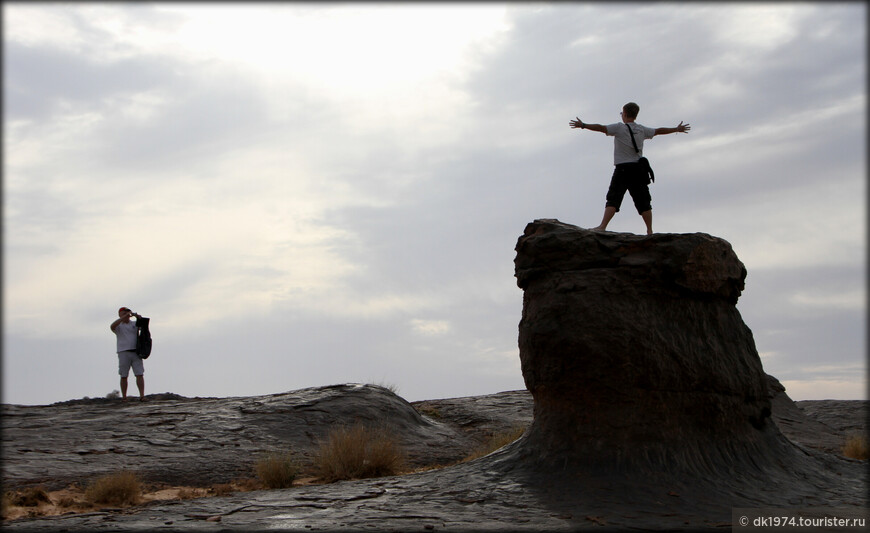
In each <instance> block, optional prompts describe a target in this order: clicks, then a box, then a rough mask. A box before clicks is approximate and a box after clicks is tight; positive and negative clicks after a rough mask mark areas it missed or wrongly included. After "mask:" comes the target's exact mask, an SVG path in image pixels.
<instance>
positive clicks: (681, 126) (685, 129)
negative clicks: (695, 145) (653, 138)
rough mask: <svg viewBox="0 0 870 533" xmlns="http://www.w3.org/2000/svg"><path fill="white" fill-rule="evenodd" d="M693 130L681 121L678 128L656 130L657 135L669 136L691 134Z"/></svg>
mask: <svg viewBox="0 0 870 533" xmlns="http://www.w3.org/2000/svg"><path fill="white" fill-rule="evenodd" d="M690 129H692V126H690V125H688V124H683V121H682V120H681V121H680V124H679V125H678V126H677V127H676V128H656V135H667V134H668V133H689V130H690Z"/></svg>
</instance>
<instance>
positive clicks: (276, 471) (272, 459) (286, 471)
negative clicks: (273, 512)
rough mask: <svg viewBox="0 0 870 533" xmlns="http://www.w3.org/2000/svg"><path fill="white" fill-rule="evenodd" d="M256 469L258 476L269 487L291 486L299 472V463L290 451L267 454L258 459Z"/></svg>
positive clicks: (284, 487) (281, 487)
mask: <svg viewBox="0 0 870 533" xmlns="http://www.w3.org/2000/svg"><path fill="white" fill-rule="evenodd" d="M255 469H256V471H257V477H258V478H259V479H260V481H261V482H262V483H263V485H265V486H266V488H268V489H286V488H288V487H291V486H292V485H293V480H295V479H296V476H297V475H298V474H299V465H297V464H296V461H295V460H294V459H293V454H292V453H290V452H287V453H271V454H269V455H266V456H265V457H263V458H261V459H259V460H258V461H257V464H256V465H255Z"/></svg>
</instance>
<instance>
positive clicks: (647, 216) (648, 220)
mask: <svg viewBox="0 0 870 533" xmlns="http://www.w3.org/2000/svg"><path fill="white" fill-rule="evenodd" d="M640 216H641V217H643V222H644V224H646V234H647V235H652V232H653V231H652V210H650V209H647V210H646V211H644V212H643V213H641V214H640Z"/></svg>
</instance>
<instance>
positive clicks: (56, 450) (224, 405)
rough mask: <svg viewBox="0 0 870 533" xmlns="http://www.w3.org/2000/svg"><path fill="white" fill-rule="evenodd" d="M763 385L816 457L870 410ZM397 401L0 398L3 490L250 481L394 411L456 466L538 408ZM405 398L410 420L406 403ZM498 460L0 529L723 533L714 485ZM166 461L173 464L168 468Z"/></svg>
mask: <svg viewBox="0 0 870 533" xmlns="http://www.w3.org/2000/svg"><path fill="white" fill-rule="evenodd" d="M772 381H773V382H775V380H772ZM772 395H773V397H774V401H773V402H772V405H773V419H774V420H775V421H776V422H777V423H778V424H779V423H781V422H785V423H787V424H788V427H789V428H790V432H786V431H784V433H786V434H787V435H788V436H789V438H790V439H791V440H792V441H793V442H795V443H798V444H800V445H802V446H804V447H806V448H809V449H808V451H807V453H812V454H816V455H821V453H820V452H816V451H815V450H818V449H824V447H823V446H819V443H820V442H822V441H826V440H825V439H830V442H841V441H842V435H844V434H845V431H846V430H847V429H848V428H851V427H852V426H854V425H859V426H860V424H863V418H861V417H863V416H864V414H865V413H866V407H867V402H864V401H837V400H831V401H826V402H811V403H807V402H798V405H799V406H800V407H799V406H798V405H796V404H795V402H792V401H791V400H790V399H789V398H788V396H787V395H786V394H785V393H784V391H783V390H781V389H772ZM394 396H395V395H394V394H393V393H391V392H389V391H387V390H385V389H381V388H379V387H373V386H363V385H341V386H334V387H321V388H314V389H304V390H301V391H294V392H288V393H284V394H276V395H269V396H257V397H250V398H184V397H181V396H177V395H173V394H163V395H152V396H150V397H149V399H150V401H147V402H144V403H139V402H135V401H134V402H129V403H127V404H122V403H120V402H119V401H110V400H105V399H93V400H75V401H70V402H64V403H61V404H55V405H50V406H15V405H4V406H3V415H4V416H3V426H4V428H3V429H4V431H3V451H4V462H3V481H4V486H5V487H10V486H12V485H13V483H12V482H14V485H17V486H30V485H34V484H37V483H45V484H47V485H49V486H51V485H55V486H57V485H64V484H66V483H67V482H72V481H76V482H79V483H81V482H82V479H83V478H88V477H92V476H94V475H99V474H102V473H104V472H110V471H114V470H115V469H116V468H118V467H122V466H123V467H130V466H131V465H137V466H139V467H141V468H142V469H143V470H144V471H147V472H152V473H153V478H154V479H155V480H156V481H161V482H166V479H164V478H161V476H168V477H169V478H175V479H177V480H178V481H180V482H182V483H184V484H196V483H201V484H203V485H205V484H208V483H214V482H226V480H228V479H231V478H232V477H233V476H235V475H237V474H241V475H252V474H251V471H250V466H244V463H245V461H250V460H251V458H252V457H253V455H255V453H256V452H258V451H261V450H264V449H276V450H278V449H281V450H283V449H287V448H288V447H291V446H292V447H293V449H296V450H298V451H299V452H300V453H303V452H309V453H310V452H311V451H312V450H313V446H314V444H315V442H316V441H317V438H318V436H322V435H324V434H325V431H326V428H328V427H331V426H333V425H336V424H346V423H350V422H353V421H358V420H367V421H369V422H372V423H376V424H383V423H385V418H389V417H391V416H392V417H394V418H395V417H398V418H403V419H404V420H405V422H403V423H400V422H399V421H397V420H394V421H393V425H392V428H393V429H394V430H395V431H405V432H407V433H405V434H404V435H405V439H404V440H405V441H408V442H410V441H414V440H415V439H416V440H418V442H416V443H413V442H411V443H410V444H411V446H412V448H414V449H416V450H417V451H416V453H415V454H411V455H412V456H416V457H418V458H419V459H418V461H419V462H421V463H432V462H436V460H437V459H440V460H443V461H445V462H451V461H454V460H455V459H456V457H459V456H461V457H464V456H465V455H466V454H467V453H468V452H469V451H471V450H472V449H473V448H474V447H476V446H478V445H479V444H480V443H481V442H483V441H485V440H486V438H487V437H488V436H490V435H492V434H495V433H498V432H500V431H505V430H508V429H511V428H513V427H516V426H518V425H528V423H529V422H531V418H532V409H533V403H532V397H531V394H530V393H529V392H528V391H508V392H502V393H498V394H492V395H486V396H474V397H465V398H449V399H442V400H427V401H422V402H414V403H413V404H406V402H405V401H404V400H402V399H401V398H398V397H394ZM342 397H343V398H342ZM342 406H343V407H342ZM409 406H410V409H412V410H413V411H415V412H416V413H417V414H416V415H415V413H411V412H409V411H408V409H409ZM807 406H808V407H810V409H805V407H807ZM366 413H368V414H366ZM420 413H422V414H420ZM816 413H823V414H824V415H823V416H824V417H825V420H827V421H828V422H829V423H831V424H834V426H835V427H832V426H831V425H828V424H827V423H825V422H823V421H821V420H818V419H816V418H813V416H814V415H815V414H816ZM417 415H419V416H420V418H419V419H417ZM856 417H857V418H858V419H859V420H856ZM835 420H839V422H837V423H836V424H835V423H834V422H833V421H835ZM819 431H823V432H827V433H819ZM124 451H126V453H122V452H124ZM832 453H834V452H833V451H832ZM508 456H509V447H508V448H504V449H503V450H502V451H500V452H496V453H495V454H492V455H490V456H488V457H484V458H482V459H478V460H476V461H471V462H468V463H464V464H460V465H456V466H452V467H448V468H444V469H441V470H435V471H429V472H423V473H420V474H412V475H406V476H395V477H387V478H380V479H372V480H361V481H349V482H339V483H333V484H330V485H319V486H299V487H293V488H290V489H284V490H269V491H255V492H242V493H236V494H233V495H229V496H224V497H212V498H202V499H196V500H175V501H162V502H152V503H150V504H147V505H143V506H138V507H133V508H129V509H125V510H105V511H102V512H94V513H88V514H79V515H72V514H71V515H64V516H58V517H42V518H25V519H20V520H14V521H10V522H5V523H4V524H3V527H4V529H9V530H27V531H30V530H33V531H57V530H73V531H90V530H142V529H147V530H152V529H153V530H161V529H163V530H180V529H184V530H189V529H203V530H211V531H216V530H252V529H257V530H259V529H271V528H279V529H297V528H298V529H308V530H312V531H316V530H375V531H408V530H423V531H426V530H453V531H468V530H474V531H489V530H492V531H495V530H512V531H541V530H547V531H569V530H576V529H583V528H586V527H595V528H596V529H597V530H598V529H601V528H602V527H603V528H604V530H607V529H609V528H612V529H617V530H618V529H625V528H635V527H637V528H643V529H686V530H694V529H705V528H709V529H716V530H721V529H722V528H726V527H729V526H730V523H731V516H730V510H729V509H730V507H729V506H730V503H729V502H728V501H727V500H719V504H716V503H715V502H714V503H711V502H710V501H707V500H709V499H711V498H712V499H713V500H716V498H717V495H715V494H709V495H707V497H706V498H705V497H704V496H703V495H699V494H696V493H694V492H693V491H691V490H686V486H685V483H682V482H679V481H675V482H673V483H670V484H662V485H661V486H659V487H658V488H656V489H654V490H649V489H644V490H645V491H646V492H644V491H641V490H639V486H638V485H633V484H632V483H633V482H632V480H630V479H598V480H589V479H587V480H582V481H583V483H581V484H580V485H576V484H575V486H574V487H573V488H572V489H571V490H567V489H566V488H565V487H566V485H565V484H561V483H560V484H557V483H550V482H549V480H547V479H543V480H542V479H536V478H535V476H534V473H529V472H524V471H523V469H521V468H514V469H510V468H508V469H505V468H504V465H503V464H500V463H503V460H504V458H505V457H508ZM500 458H501V459H500ZM830 460H831V461H833V463H832V464H833V465H834V468H845V471H846V477H847V479H850V480H851V481H847V482H845V483H844V484H843V488H842V492H844V493H848V494H851V496H849V495H848V494H846V495H845V496H843V495H837V494H828V495H823V497H824V498H828V499H827V500H826V501H836V500H837V498H842V497H846V498H847V499H848V498H849V497H851V498H853V499H854V498H856V497H857V496H856V495H861V494H865V493H866V484H865V485H861V484H860V483H857V482H856V481H855V480H854V478H855V476H854V475H853V474H854V472H853V474H849V470H850V469H851V470H853V471H854V470H858V471H861V472H865V473H866V468H867V467H866V463H858V462H856V461H845V460H838V459H835V458H831V459H830ZM166 462H170V464H171V465H172V466H169V467H167V466H165V465H164V463H166ZM174 469H178V470H180V472H175V471H174ZM49 474H50V475H49ZM856 483H857V484H856ZM852 485H854V486H852ZM774 490H775V488H774V487H771V491H774ZM744 503H746V502H744ZM786 503H788V502H786ZM794 503H800V502H794ZM747 506H749V505H747ZM851 511H854V508H852V509H851Z"/></svg>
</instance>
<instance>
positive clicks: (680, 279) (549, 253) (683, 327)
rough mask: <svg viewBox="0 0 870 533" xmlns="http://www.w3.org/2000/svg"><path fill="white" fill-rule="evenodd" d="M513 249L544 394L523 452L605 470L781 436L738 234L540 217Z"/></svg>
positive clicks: (527, 337)
mask: <svg viewBox="0 0 870 533" xmlns="http://www.w3.org/2000/svg"><path fill="white" fill-rule="evenodd" d="M516 251H517V256H516V259H515V265H516V278H517V284H518V285H519V286H520V288H522V289H523V290H524V295H523V313H522V320H521V321H520V327H519V348H520V359H521V363H522V372H523V378H524V379H525V383H526V386H527V387H528V389H529V390H530V391H531V393H532V395H533V396H534V400H535V412H534V423H533V425H532V427H531V428H530V430H529V432H528V435H527V438H526V439H525V442H524V446H525V448H526V451H527V452H529V453H531V454H532V455H533V456H535V457H536V458H537V459H538V460H540V461H543V462H552V463H554V464H564V465H567V464H575V465H580V466H584V467H588V468H593V469H599V470H600V469H614V468H615V469H619V470H621V469H632V470H637V469H640V470H644V469H656V470H657V469H659V468H665V469H667V470H680V471H685V470H687V469H688V470H692V471H695V470H698V469H700V470H709V469H711V468H712V469H716V468H717V467H718V466H722V465H725V464H726V463H727V464H729V465H731V466H733V464H734V461H738V462H739V461H741V460H744V459H747V457H746V455H747V454H748V455H752V456H758V454H762V455H763V454H764V453H766V452H767V451H769V448H770V445H771V444H772V443H773V445H774V447H777V445H776V443H775V442H774V441H775V440H776V438H777V437H778V436H779V433H778V430H776V428H775V426H774V425H773V424H772V423H771V421H770V400H769V398H768V393H767V378H766V375H765V373H764V370H763V369H762V365H761V360H760V359H759V356H758V353H757V351H756V348H755V343H754V341H753V338H752V332H751V331H750V330H749V328H748V327H747V326H746V325H745V324H744V323H743V320H742V319H741V316H740V313H739V312H738V311H737V309H736V307H735V304H736V302H737V298H738V297H739V295H740V292H741V291H742V290H743V287H744V284H743V282H744V279H745V277H746V269H745V268H744V266H743V264H742V263H741V262H740V260H739V259H738V258H737V256H736V255H735V253H734V251H733V250H732V249H731V245H730V244H728V242H726V241H724V240H722V239H719V238H716V237H712V236H710V235H707V234H703V233H695V234H680V235H677V234H659V235H652V236H637V235H631V234H624V233H610V232H597V231H591V230H585V229H581V228H578V227H576V226H571V225H569V224H564V223H562V222H559V221H557V220H549V219H543V220H536V221H534V222H532V223H530V224H528V226H527V227H526V229H525V232H524V234H523V235H522V236H521V237H520V238H519V240H518V242H517V245H516ZM720 459H721V461H720Z"/></svg>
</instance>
